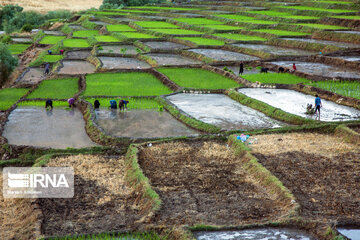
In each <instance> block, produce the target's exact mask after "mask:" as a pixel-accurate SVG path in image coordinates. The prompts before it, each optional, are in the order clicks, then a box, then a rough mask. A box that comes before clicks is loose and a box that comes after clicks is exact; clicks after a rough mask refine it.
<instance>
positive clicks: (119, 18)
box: [110, 17, 137, 22]
mask: <svg viewBox="0 0 360 240" xmlns="http://www.w3.org/2000/svg"><path fill="white" fill-rule="evenodd" d="M110 18H111V19H114V20H117V21H120V22H135V21H137V20H135V19H130V18H124V17H110Z"/></svg>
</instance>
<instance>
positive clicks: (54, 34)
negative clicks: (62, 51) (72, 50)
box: [44, 31, 65, 36]
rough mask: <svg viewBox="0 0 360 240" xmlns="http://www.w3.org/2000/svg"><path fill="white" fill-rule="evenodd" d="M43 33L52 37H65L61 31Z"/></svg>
mask: <svg viewBox="0 0 360 240" xmlns="http://www.w3.org/2000/svg"><path fill="white" fill-rule="evenodd" d="M44 33H45V34H47V35H53V36H65V34H64V33H63V32H61V31H44Z"/></svg>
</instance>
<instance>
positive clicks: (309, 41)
mask: <svg viewBox="0 0 360 240" xmlns="http://www.w3.org/2000/svg"><path fill="white" fill-rule="evenodd" d="M281 39H283V40H291V41H300V42H308V43H320V44H325V45H331V46H336V47H339V48H360V44H353V43H344V42H335V41H327V40H318V39H309V38H281Z"/></svg>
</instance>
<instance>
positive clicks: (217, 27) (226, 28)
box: [201, 24, 243, 30]
mask: <svg viewBox="0 0 360 240" xmlns="http://www.w3.org/2000/svg"><path fill="white" fill-rule="evenodd" d="M201 26H202V27H207V28H211V29H215V30H241V29H243V28H242V27H236V26H229V25H218V24H215V25H214V24H210V25H207V24H205V25H201Z"/></svg>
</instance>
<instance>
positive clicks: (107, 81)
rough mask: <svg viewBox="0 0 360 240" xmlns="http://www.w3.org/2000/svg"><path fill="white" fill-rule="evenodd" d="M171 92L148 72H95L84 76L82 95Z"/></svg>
mask: <svg viewBox="0 0 360 240" xmlns="http://www.w3.org/2000/svg"><path fill="white" fill-rule="evenodd" d="M169 93H172V91H171V90H170V89H169V88H167V87H166V86H165V85H163V84H162V83H161V82H160V80H159V79H157V78H156V77H155V76H153V75H151V74H149V73H141V72H130V73H96V74H89V75H87V76H86V90H85V92H84V93H83V95H84V96H159V95H164V94H169Z"/></svg>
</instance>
